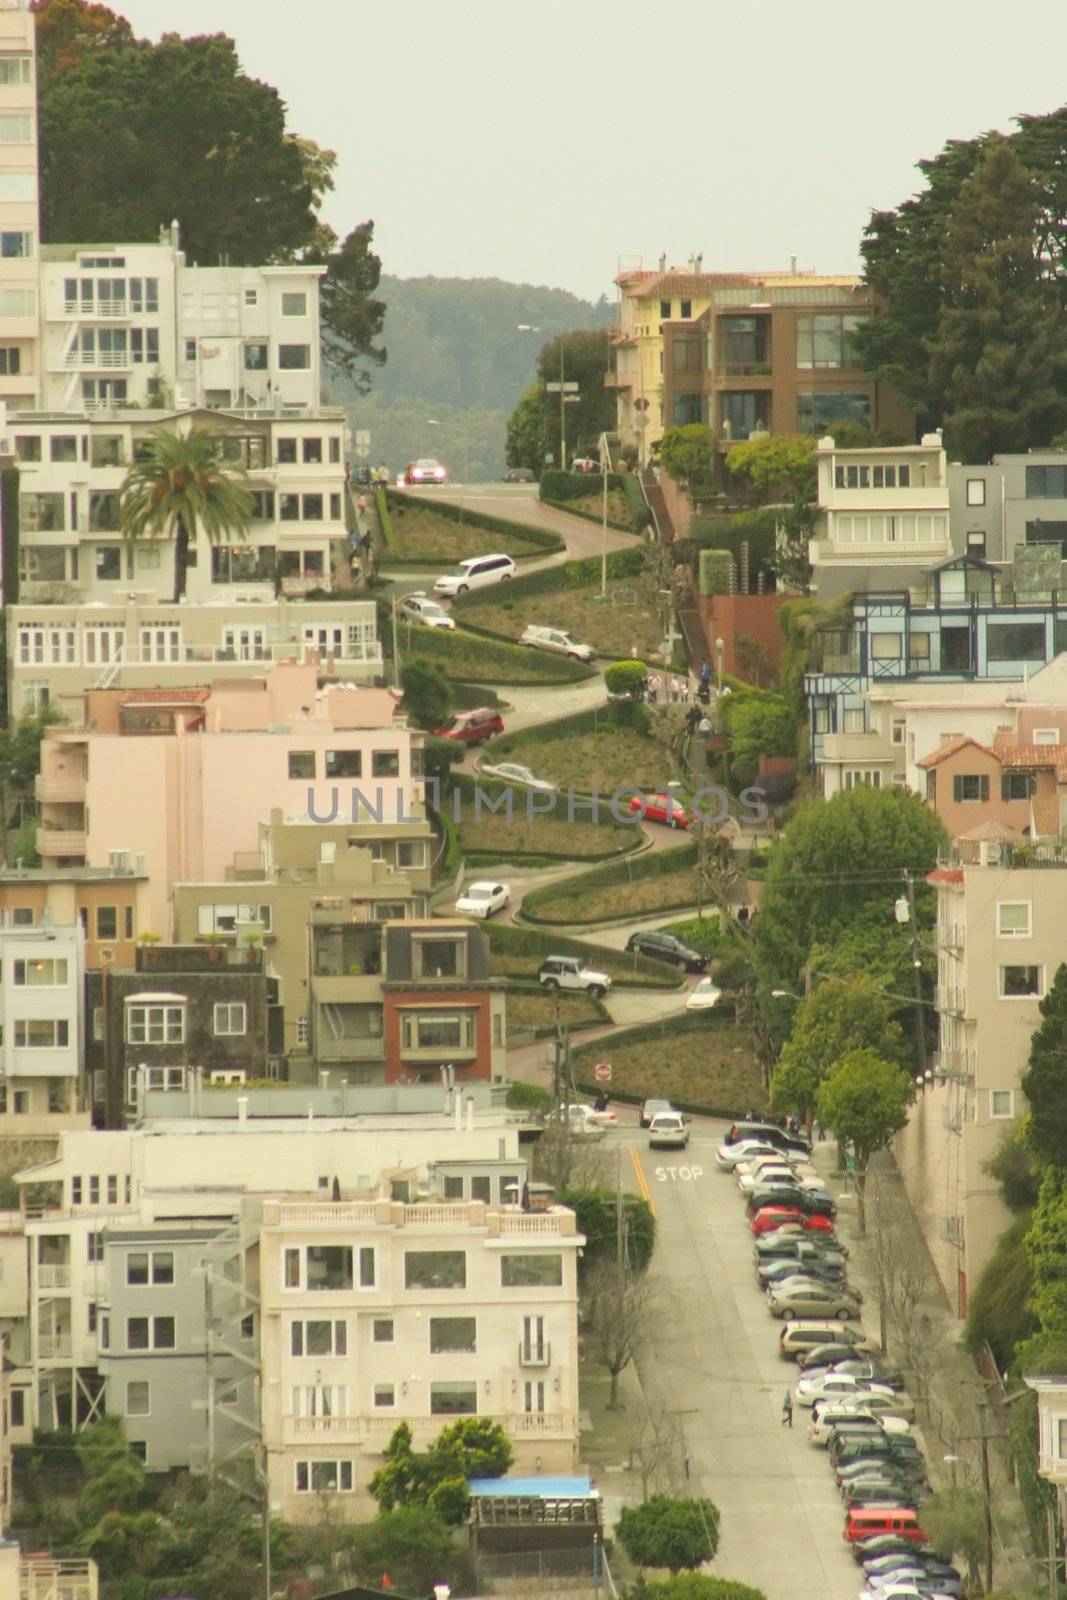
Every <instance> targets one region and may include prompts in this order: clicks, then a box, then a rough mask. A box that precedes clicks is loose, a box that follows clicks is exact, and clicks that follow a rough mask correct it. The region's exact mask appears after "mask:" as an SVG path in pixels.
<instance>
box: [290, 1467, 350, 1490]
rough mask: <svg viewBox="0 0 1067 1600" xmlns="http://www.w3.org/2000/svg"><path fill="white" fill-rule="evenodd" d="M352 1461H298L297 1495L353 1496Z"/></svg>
mask: <svg viewBox="0 0 1067 1600" xmlns="http://www.w3.org/2000/svg"><path fill="white" fill-rule="evenodd" d="M353 1483H354V1478H353V1473H352V1463H351V1461H298V1462H297V1463H296V1492H297V1494H351V1492H352V1487H353Z"/></svg>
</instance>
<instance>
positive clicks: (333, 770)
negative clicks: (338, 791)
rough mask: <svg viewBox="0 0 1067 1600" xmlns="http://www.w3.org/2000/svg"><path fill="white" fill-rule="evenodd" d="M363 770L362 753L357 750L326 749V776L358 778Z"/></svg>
mask: <svg viewBox="0 0 1067 1600" xmlns="http://www.w3.org/2000/svg"><path fill="white" fill-rule="evenodd" d="M362 772H363V755H362V752H361V751H359V750H327V752H326V776H327V777H328V778H358V777H360V775H361V774H362Z"/></svg>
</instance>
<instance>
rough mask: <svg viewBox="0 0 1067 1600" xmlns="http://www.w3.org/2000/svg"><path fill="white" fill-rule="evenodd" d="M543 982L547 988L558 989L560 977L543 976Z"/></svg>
mask: <svg viewBox="0 0 1067 1600" xmlns="http://www.w3.org/2000/svg"><path fill="white" fill-rule="evenodd" d="M541 982H542V983H543V984H544V986H545V988H546V989H558V988H559V979H558V978H542V979H541Z"/></svg>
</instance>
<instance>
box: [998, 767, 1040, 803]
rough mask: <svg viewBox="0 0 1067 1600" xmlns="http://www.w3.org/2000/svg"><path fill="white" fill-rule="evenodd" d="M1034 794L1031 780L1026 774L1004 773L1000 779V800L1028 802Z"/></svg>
mask: <svg viewBox="0 0 1067 1600" xmlns="http://www.w3.org/2000/svg"><path fill="white" fill-rule="evenodd" d="M1033 792H1034V782H1033V778H1032V777H1031V776H1030V774H1029V773H1028V772H1005V773H1002V774H1001V778H1000V798H1001V799H1002V800H1029V798H1030V796H1031V795H1032V794H1033Z"/></svg>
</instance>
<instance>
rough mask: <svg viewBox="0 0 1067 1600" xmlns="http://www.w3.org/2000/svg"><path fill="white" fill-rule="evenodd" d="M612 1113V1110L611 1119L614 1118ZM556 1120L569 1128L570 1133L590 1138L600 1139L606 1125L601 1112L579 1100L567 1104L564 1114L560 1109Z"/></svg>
mask: <svg viewBox="0 0 1067 1600" xmlns="http://www.w3.org/2000/svg"><path fill="white" fill-rule="evenodd" d="M614 1115H615V1114H614V1112H612V1120H614ZM557 1120H558V1121H559V1122H560V1123H561V1124H562V1125H563V1126H564V1127H566V1128H569V1129H570V1131H571V1133H576V1134H579V1135H581V1136H582V1137H587V1138H591V1139H602V1138H603V1137H604V1131H605V1128H606V1126H607V1123H606V1122H605V1120H604V1117H603V1113H598V1112H596V1111H594V1110H593V1108H592V1106H587V1105H585V1104H584V1103H582V1102H579V1101H575V1102H573V1104H571V1105H569V1106H568V1107H567V1111H566V1114H564V1112H563V1111H562V1109H561V1110H560V1111H559V1112H558V1113H557Z"/></svg>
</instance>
